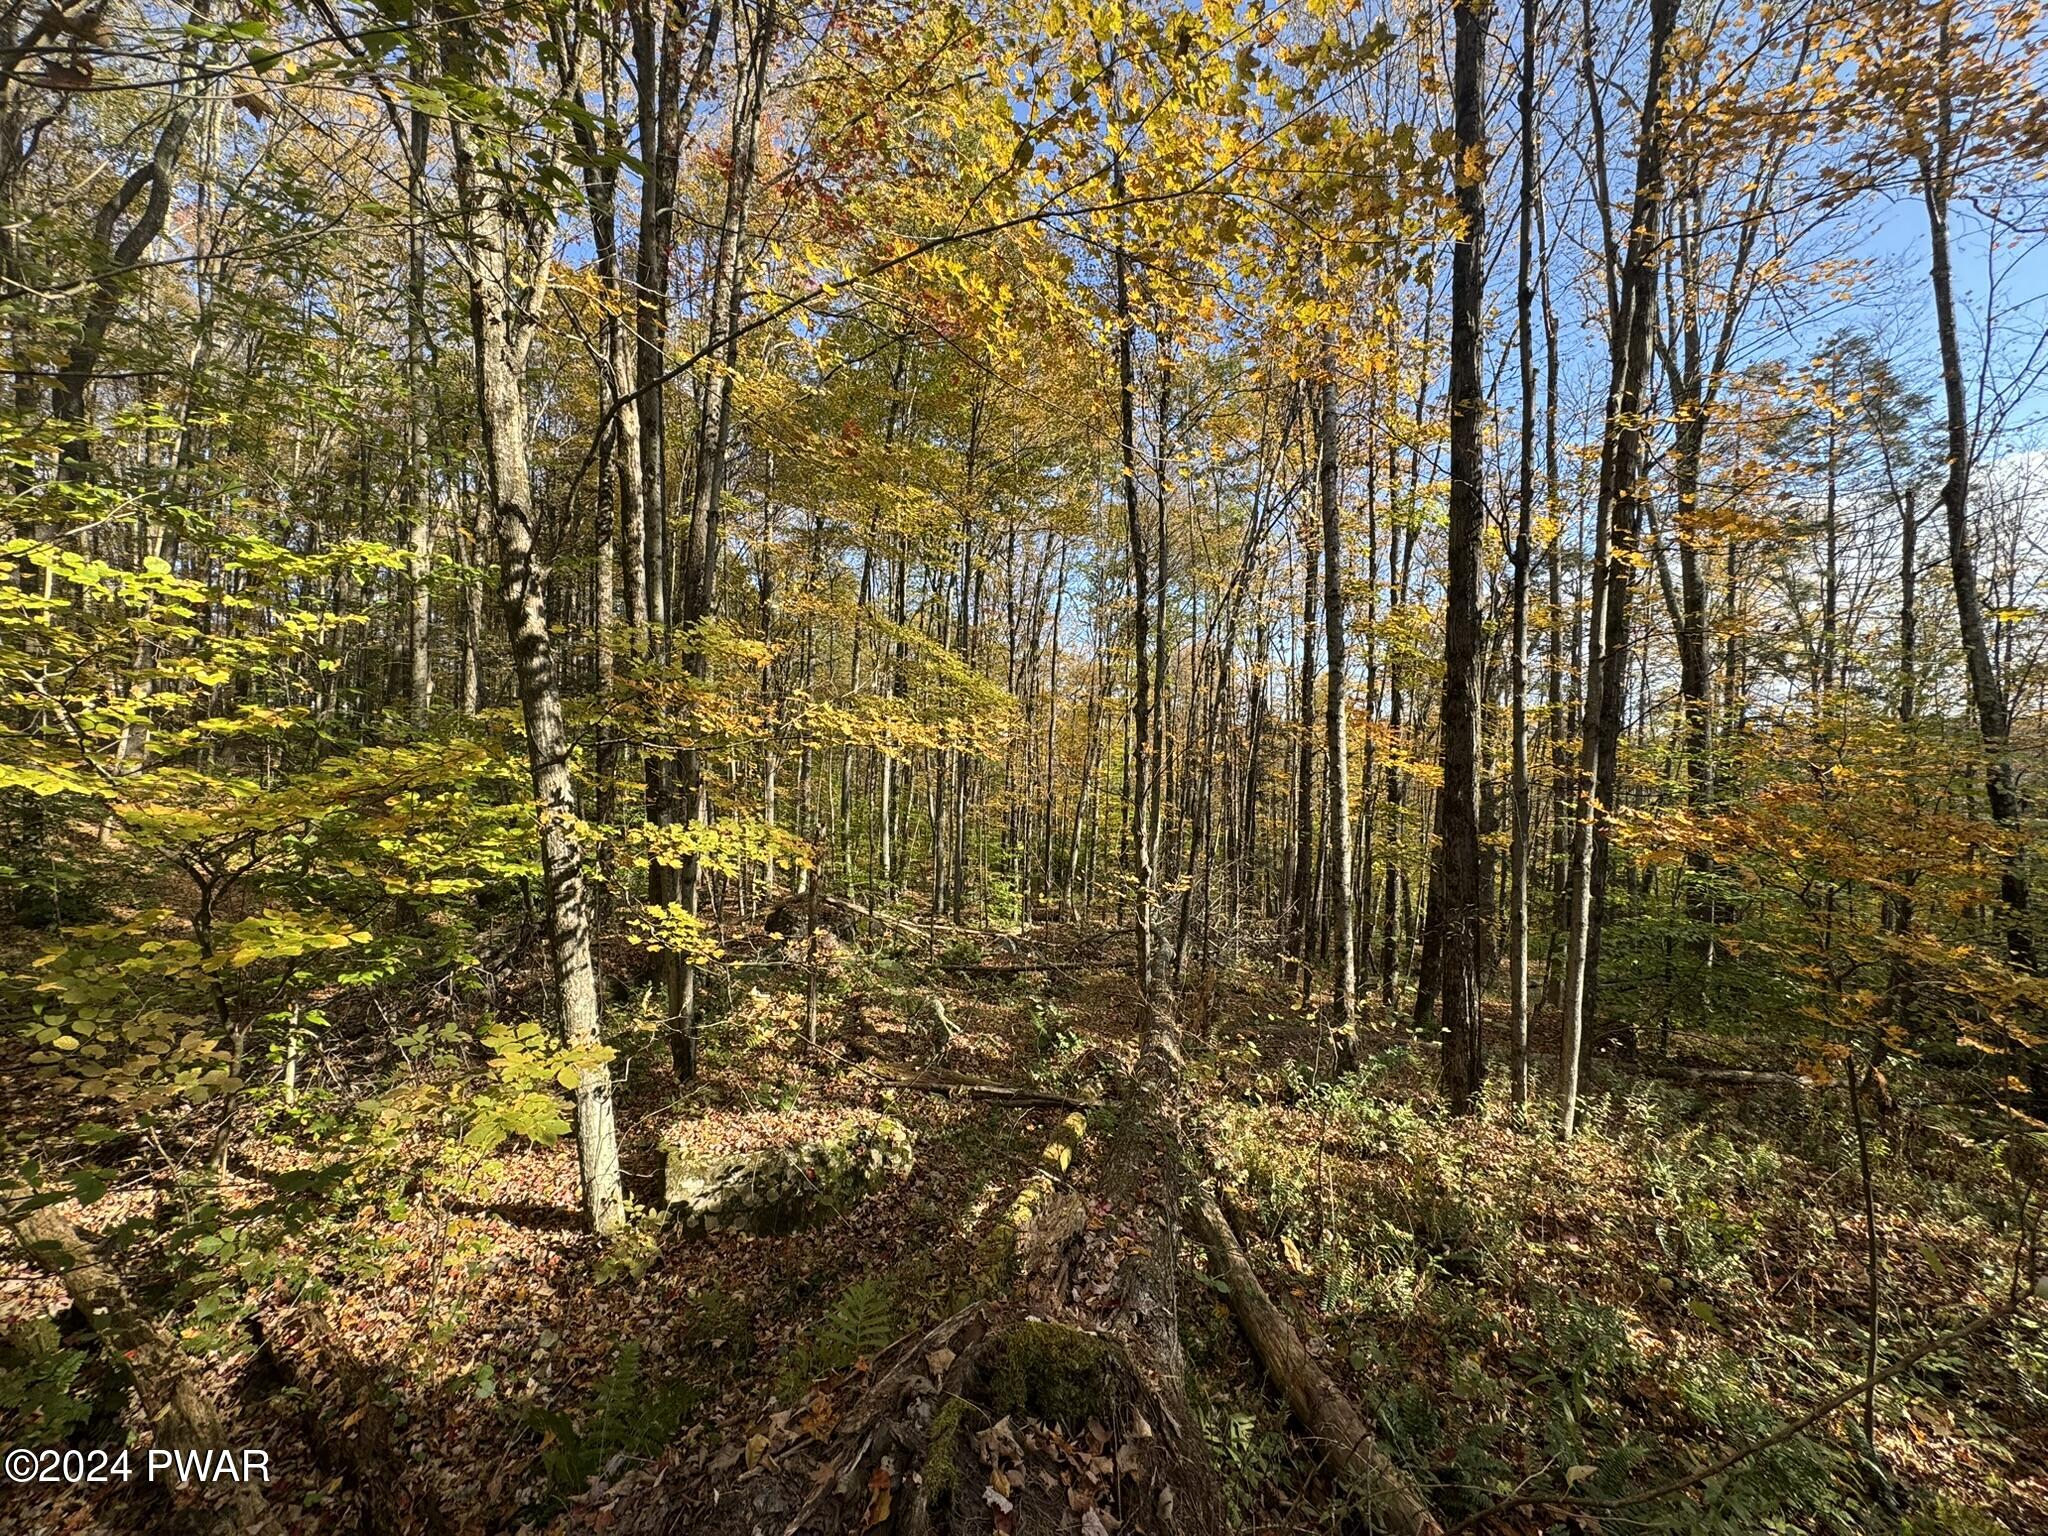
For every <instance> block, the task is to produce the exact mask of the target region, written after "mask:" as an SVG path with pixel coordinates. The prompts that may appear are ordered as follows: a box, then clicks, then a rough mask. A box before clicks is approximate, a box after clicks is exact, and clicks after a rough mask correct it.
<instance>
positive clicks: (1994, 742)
mask: <svg viewBox="0 0 2048 1536" xmlns="http://www.w3.org/2000/svg"><path fill="white" fill-rule="evenodd" d="M1947 184H1948V175H1947V169H1946V167H1945V166H1944V165H1942V164H1940V163H1937V162H1936V161H1934V160H1923V162H1922V163H1921V166H1920V189H1921V200H1922V202H1923V203H1924V205H1925V207H1926V210H1927V234H1928V241H1929V244H1930V245H1931V246H1932V248H1933V260H1932V264H1931V275H1932V280H1933V288H1934V320H1935V330H1936V334H1937V335H1938V337H1939V339H1940V342H1941V394H1942V403H1943V407H1944V410H1945V414H1946V418H1947V420H1946V426H1947V449H1948V473H1947V475H1946V476H1945V477H1944V479H1943V480H1942V485H1941V511H1942V518H1943V520H1944V522H1946V524H1947V525H1948V569H1949V577H1950V580H1951V581H1952V583H1953V584H1954V587H1955V596H1956V623H1957V626H1958V628H1959V629H1960V630H1961V631H1962V641H1963V659H1964V662H1965V663H1966V664H1967V670H1968V674H1969V680H1970V706H1971V708H1972V710H1974V711H1975V713H1976V716H1977V735H1978V739H1979V740H1980V741H1981V742H1982V743H1983V750H1984V789H1985V797H1986V799H1987V800H1988V801H1989V802H1990V806H1991V819H1992V820H1993V821H1995V822H1997V823H1998V825H1999V826H2000V827H2002V828H2004V829H2005V830H2006V831H2007V832H2008V833H2010V834H2012V835H2014V836H2015V837H2017V835H2018V832H2019V827H2020V819H2021V815H2022V812H2023V807H2022V804H2021V801H2020V792H2019V779H2018V776H2017V774H2016V773H2015V772H2014V770H2013V762H2012V753H2011V742H2010V739H2009V738H2010V735H2011V730H2012V720H2011V716H2010V714H2009V712H2008V710H2007V708H2006V702H2005V691H2004V689H2003V687H2002V686H2001V684H2000V681H1999V676H1998V663H1997V660H1996V658H1994V657H1993V655H1992V653H1991V640H1990V636H1989V634H1988V632H1987V630H1986V628H1985V625H1984V600H1983V597H1982V595H1981V593H1980V591H1979V589H1978V585H1977V558H1976V554H1975V551H1974V550H1973V548H1972V538H1971V528H1970V459H1971V453H1972V444H1971V440H1970V435H1971V429H1970V408H1969V403H1968V398H1967V396H1966V394H1965V392H1964V381H1963V352H1962V342H1961V339H1960V337H1959V336H1958V334H1957V330H1956V301H1955V286H1954V279H1953V277H1952V276H1951V273H1950V267H1949V236H1948V195H1947ZM2022 857H2023V851H2022V850H2021V849H2020V848H2018V847H2015V848H2014V849H2013V850H2012V851H2011V852H2010V853H2009V854H2008V855H2007V856H2006V860H2005V868H2004V871H2003V873H2002V874H2001V875H2000V877H1999V882H1998V894H1999V898H2000V900H2001V901H2002V902H2003V903H2004V905H2005V918H2006V930H2005V950H2006V956H2007V958H2008V959H2009V960H2011V962H2012V963H2013V965H2014V966H2016V967H2018V968H2019V969H2021V970H2024V971H2029V972H2031V971H2032V970H2033V969H2034V968H2035V956H2034V935H2033V931H2032V929H2031V928H2030V927H2029V926H2028V920H2027V877H2026V870H2025V866H2024V865H2023V864H2022V862H2021V860H2022Z"/></svg>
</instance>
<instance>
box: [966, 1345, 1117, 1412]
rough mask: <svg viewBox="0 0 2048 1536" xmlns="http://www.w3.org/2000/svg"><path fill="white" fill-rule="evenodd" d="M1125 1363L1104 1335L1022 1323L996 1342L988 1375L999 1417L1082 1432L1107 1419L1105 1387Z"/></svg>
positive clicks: (990, 1396)
mask: <svg viewBox="0 0 2048 1536" xmlns="http://www.w3.org/2000/svg"><path fill="white" fill-rule="evenodd" d="M1122 1364H1123V1361H1122V1357H1121V1355H1120V1352H1119V1351H1118V1349H1117V1346H1116V1345H1115V1344H1113V1343H1111V1342H1110V1341H1109V1340H1108V1339H1105V1338H1104V1337H1102V1335H1100V1334H1096V1333H1086V1332H1084V1331H1082V1330H1081V1329H1079V1328H1065V1327H1062V1326H1061V1325H1060V1324H1058V1323H1037V1322H1031V1323H1019V1324H1017V1325H1016V1326H1015V1327H1014V1328H1011V1329H1008V1330H1007V1331H1005V1332H1004V1334H1003V1336H1002V1338H1001V1339H1000V1340H998V1341H997V1344H996V1347H995V1358H994V1359H993V1360H992V1361H991V1363H990V1368H989V1374H988V1385H989V1401H990V1402H991V1403H993V1404H994V1405H995V1408H996V1411H997V1412H998V1413H1023V1414H1030V1415H1031V1416H1032V1417H1034V1418H1040V1419H1047V1420H1050V1421H1052V1422H1054V1423H1058V1424H1063V1425H1065V1426H1066V1427H1067V1428H1068V1429H1070V1430H1078V1429H1080V1428H1081V1427H1082V1426H1083V1425H1085V1424H1086V1423H1087V1422H1088V1421H1089V1420H1090V1419H1091V1418H1102V1417H1104V1415H1105V1402H1104V1399H1105V1397H1106V1396H1107V1387H1108V1383H1109V1380H1110V1378H1111V1376H1112V1375H1114V1374H1116V1373H1117V1372H1118V1370H1119V1369H1120V1367H1121V1366H1122Z"/></svg>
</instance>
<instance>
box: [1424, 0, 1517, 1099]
mask: <svg viewBox="0 0 2048 1536" xmlns="http://www.w3.org/2000/svg"><path fill="white" fill-rule="evenodd" d="M1484 6H1485V0H1456V3H1455V4H1454V6H1453V9H1452V15H1453V17H1454V20H1455V30H1456V42H1455V47H1454V54H1455V57H1454V62H1453V70H1452V85H1451V101H1452V114H1453V118H1454V122H1455V125H1456V129H1455V131H1456V134H1457V140H1458V172H1457V198H1458V214H1459V225H1460V227H1459V232H1458V240H1457V244H1456V246H1455V248H1454V251H1453V255H1452V268H1451V359H1450V363H1451V377H1450V388H1451V402H1450V404H1451V496H1450V530H1449V559H1450V571H1449V579H1448V581H1447V582H1446V584H1445V591H1444V695H1443V708H1442V719H1441V725H1442V730H1443V770H1444V784H1443V798H1442V802H1441V805H1442V809H1441V815H1440V824H1441V829H1442V834H1443V837H1442V842H1441V844H1440V851H1439V855H1438V863H1439V875H1438V879H1437V881H1436V884H1437V885H1438V886H1440V887H1441V888H1442V896H1441V899H1440V900H1439V901H1438V902H1437V911H1438V917H1439V920H1440V921H1441V923H1442V933H1443V937H1442V940H1441V951H1440V953H1441V956H1442V959H1441V970H1440V980H1439V986H1440V989H1441V992H1442V996H1443V1041H1444V1047H1443V1063H1442V1078H1443V1089H1444V1097H1445V1098H1446V1099H1447V1100H1448V1101H1449V1103H1450V1106H1451V1110H1452V1112H1453V1113H1455V1114H1469V1113H1471V1112H1472V1111H1473V1110H1474V1109H1475V1108H1476V1107H1477V1102H1478V1097H1479V1091H1480V1087H1481V1085H1482V1083H1483V1082H1484V1080H1485V1074H1486V1058H1485V1043H1484V1034H1483V1025H1482V1021H1481V1017H1480V990H1479V989H1480V944H1481V931H1480V930H1481V924H1482V922H1483V921H1484V906H1483V904H1484V902H1485V899H1486V892H1485V890H1484V888H1483V886H1482V884H1481V880H1480V857H1479V713H1480V699H1479V632H1480V614H1479V546H1480V541H1481V540H1482V539H1483V538H1484V536H1485V526H1484V525H1485V508H1484V505H1483V493H1482V490H1481V486H1480V478H1481V476H1482V475H1483V474H1484V473H1485V464H1484V462H1483V460H1482V457H1481V453H1482V449H1481V444H1480V426H1481V417H1482V416H1483V415H1484V413H1485V411H1486V399H1485V395H1484V393H1483V390H1484V386H1483V385H1482V383H1481V380H1480V367H1479V350H1480V345H1481V337H1480V330H1481V326H1482V324H1483V321H1484V315H1483V310H1484V307H1485V301H1486V293H1485V287H1486V277H1485V271H1484V267H1483V262H1484V260H1485V255H1484V253H1485V245H1486V176H1485V169H1484V167H1485V164H1486V126H1485V122H1484V119H1483V116H1482V114H1483V113H1484V111H1485V101H1484V97H1483V95H1482V92H1483V89H1484V85H1483V77H1484V75H1485V72H1486V12H1485V9H1484ZM1526 228H1527V225H1526V222H1525V224H1524V230H1525V233H1524V235H1523V242H1524V250H1525V252H1526V249H1527V238H1528V237H1527V234H1526ZM1524 260H1525V264H1526V256H1525V258H1524ZM1526 294H1527V290H1526V288H1525V289H1524V297H1523V302H1522V313H1523V315H1524V316H1526V315H1527V313H1528V305H1527V298H1526ZM1525 329H1526V322H1525ZM1524 355H1525V357H1526V355H1527V354H1526V352H1525V354H1524ZM1523 415H1524V419H1525V420H1529V419H1531V418H1530V417H1529V414H1528V409H1527V404H1526V402H1525V405H1524V412H1523ZM1524 462H1525V464H1526V462H1527V461H1526V459H1525V460H1524ZM1525 495H1526V493H1525ZM1526 507H1527V503H1526V501H1525V502H1524V512H1523V522H1524V525H1525V526H1526V522H1527V516H1528V514H1527V510H1526ZM1517 547H1518V550H1519V553H1518V555H1517V559H1518V561H1521V562H1523V563H1524V565H1525V564H1526V560H1527V555H1528V550H1527V538H1526V533H1525V534H1524V537H1523V540H1522V542H1521V543H1520V544H1518V546H1517ZM1520 569H1521V567H1518V571H1519V570H1520ZM1517 611H1518V612H1519V605H1518V610H1517ZM1521 640H1522V636H1521V635H1520V634H1519V632H1518V633H1517V635H1516V656H1517V677H1519V676H1520V673H1519V666H1520V661H1519V658H1520V647H1521ZM1516 713H1517V715H1519V714H1520V700H1519V696H1518V697H1517V700H1516ZM1520 746H1521V738H1520V735H1519V733H1518V734H1517V737H1516V748H1517V751H1518V752H1519V751H1520Z"/></svg>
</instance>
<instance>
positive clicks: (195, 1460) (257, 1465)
mask: <svg viewBox="0 0 2048 1536" xmlns="http://www.w3.org/2000/svg"><path fill="white" fill-rule="evenodd" d="M0 1462H4V1463H5V1465H6V1468H7V1480H8V1481H9V1482H10V1483H63V1484H67V1485H79V1484H87V1483H128V1482H133V1481H135V1480H136V1479H137V1478H138V1477H139V1478H141V1479H142V1480H144V1481H145V1482H151V1483H169V1484H173V1485H175V1486H178V1487H183V1486H185V1485H187V1484H192V1483H200V1484H208V1483H267V1482H269V1481H270V1452H268V1451H258V1450H236V1449H229V1450H218V1451H213V1450H199V1451H171V1450H148V1451H142V1452H135V1451H129V1450H127V1449H125V1448H124V1449H121V1450H113V1451H109V1450H105V1449H93V1450H58V1449H52V1448H49V1447H45V1448H43V1449H41V1450H33V1449H31V1448H30V1447H28V1446H25V1445H17V1446H15V1447H14V1448H13V1449H12V1450H10V1451H9V1452H8V1453H7V1454H6V1455H5V1456H4V1457H0Z"/></svg>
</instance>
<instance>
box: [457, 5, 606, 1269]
mask: <svg viewBox="0 0 2048 1536" xmlns="http://www.w3.org/2000/svg"><path fill="white" fill-rule="evenodd" d="M447 31H448V36H449V53H450V62H451V64H452V65H453V66H454V72H455V73H456V74H457V76H458V77H459V78H462V79H465V80H468V81H470V82H473V83H479V84H480V83H481V82H483V81H485V80H487V79H489V78H491V72H492V71H493V70H494V69H497V68H503V67H504V66H505V65H506V64H508V63H509V62H510V61H511V49H510V47H509V45H508V42H507V40H505V39H501V38H499V37H494V36H492V35H491V34H489V33H487V32H485V31H484V29H483V26H482V24H481V23H480V22H478V21H477V20H476V19H474V18H471V17H467V16H461V17H453V18H450V20H449V21H448V24H447ZM560 63H561V66H562V70H563V73H564V74H565V75H566V76H568V77H570V78H573V77H574V73H575V62H574V54H573V53H571V55H570V56H569V57H568V58H566V59H563V60H561V61H560ZM485 102H486V107H485V110H483V111H479V112H476V113H474V114H472V115H469V116H466V117H461V118H455V119H451V121H450V123H449V134H450V138H451V141H452V144H453V149H454V167H455V187H456V193H457V196H458V198H459V199H460V203H461V207H462V212H463V222H462V235H463V251H462V255H463V259H464V265H465V267H466V270H467V276H468V280H469V302H470V322H471V331H472V336H473V339H474V345H475V353H476V392H477V409H478V411H479V413H480V415H481V418H482V423H483V440H484V455H485V463H486V467H487V470H488V486H489V492H490V497H491V502H492V507H493V523H494V527H495V531H496V534H497V541H498V605H499V610H500V613H501V616H502V618H503V622H504V625H505V634H506V638H507V640H508V641H509V642H510V644H511V647H512V664H513V673H514V676H515V678H516V680H517V683H518V690H519V707H520V712H521V714H522V715H523V717H524V719H525V723H526V747H527V761H528V765H529V768H530V770H531V773H532V777H533V793H534V799H535V802H536V804H537V807H538V811H539V827H540V850H541V874H542V879H543V884H544V887H545V893H546V898H547V916H548V945H549V956H550V960H551V962H552V968H553V972H554V981H555V988H556V995H557V997H558V998H559V1006H560V1008H561V1012H562V1035H563V1038H564V1039H565V1040H566V1041H567V1042H568V1043H569V1044H570V1046H572V1047H575V1048H579V1049H587V1048H589V1047H592V1046H595V1045H597V1044H599V1043H600V1041H601V1039H602V1026H603V1018H602V1011H601V1009H600V1007H599V1003H598V989H597V960H596V946H595V942H594V939H595V935H594V925H595V914H594V912H593V910H592V905H591V901H590V895H589V890H588V887H587V885H586V880H585V871H584V858H583V845H582V842H581V840H580V838H579V837H578V835H577V797H576V785H575V781H574V779H573V778H572V777H571V775H570V767H569V755H570V737H569V732H568V726H567V723H566V721H565V719H564V717H563V712H562V693H561V679H560V674H559V672H558V669H557V666H556V662H555V651H554V639H553V636H552V634H551V633H550V629H549V624H548V609H547V585H546V583H547V577H546V573H545V571H544V569H543V568H542V567H541V565H540V563H539V558H538V554H537V551H536V540H535V533H536V525H537V523H538V522H539V515H538V512H537V510H536V508H535V505H534V496H533V469H532V462H531V450H530V447H529V442H528V430H529V427H528V413H527V403H526V384H525V372H526V361H527V356H528V352H529V350H530V348H531V346H532V342H533V336H534V327H535V323H536V312H537V311H538V310H539V308H540V306H541V305H542V304H543V303H544V301H545V297H546V291H547V283H548V258H549V254H550V252H549V245H550V242H551V240H552V237H553V225H552V222H551V220H550V219H549V218H548V217H547V215H548V213H549V212H550V211H551V210H550V208H549V205H548V204H547V203H546V201H545V200H544V199H543V198H541V197H537V196H536V195H535V194H536V191H537V188H536V185H535V183H533V182H531V181H528V180H526V179H524V178H523V177H522V175H521V172H520V168H519V167H518V165H517V162H516V161H515V160H514V159H513V157H512V156H511V154H510V153H509V152H508V150H507V148H506V144H505V129H506V127H507V126H508V125H507V124H505V123H504V121H503V120H502V119H501V118H499V117H498V115H497V114H498V113H499V112H500V111H501V110H502V108H501V107H500V106H499V105H498V103H497V102H496V101H495V100H494V99H493V98H490V97H486V98H485ZM573 1087H574V1092H575V1095H576V1146H577V1159H578V1162H579V1164H580V1166H581V1169H582V1178H583V1208H584V1214H585V1215H586V1216H587V1218H588V1219H589V1221H590V1225H591V1228H592V1230H593V1231H595V1232H597V1233H599V1234H600V1235H607V1234H610V1233H613V1232H616V1231H618V1230H619V1229H620V1228H621V1227H622V1226H623V1225H624V1224H625V1219H626V1208H625V1196H624V1193H623V1191H622V1189H621V1187H620V1182H619V1148H618V1132H617V1129H616V1126H615V1124H614V1116H613V1109H612V1081H611V1069H610V1067H609V1066H608V1065H607V1064H606V1063H605V1062H604V1061H602V1060H592V1061H590V1062H589V1064H588V1065H586V1066H583V1067H581V1068H578V1069H576V1071H575V1072H574V1073H573Z"/></svg>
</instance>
